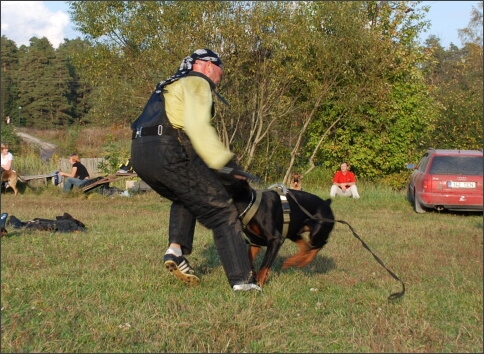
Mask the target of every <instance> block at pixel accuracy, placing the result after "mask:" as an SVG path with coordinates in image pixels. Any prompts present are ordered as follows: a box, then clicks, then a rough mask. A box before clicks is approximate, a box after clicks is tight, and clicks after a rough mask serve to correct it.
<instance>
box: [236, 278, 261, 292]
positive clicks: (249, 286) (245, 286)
mask: <svg viewBox="0 0 484 354" xmlns="http://www.w3.org/2000/svg"><path fill="white" fill-rule="evenodd" d="M232 289H233V290H234V291H250V290H258V291H262V288H261V287H260V286H259V285H257V282H256V281H255V279H254V278H252V277H251V278H250V279H249V281H248V282H246V283H240V284H235V285H234V286H232Z"/></svg>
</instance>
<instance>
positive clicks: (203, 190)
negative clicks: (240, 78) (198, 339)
mask: <svg viewBox="0 0 484 354" xmlns="http://www.w3.org/2000/svg"><path fill="white" fill-rule="evenodd" d="M222 75H223V64H222V61H221V59H220V56H219V55H218V54H217V53H215V52H214V51H212V50H210V49H198V50H196V51H195V52H193V53H192V54H191V55H190V56H189V57H186V58H185V59H183V61H182V63H181V65H180V68H179V70H178V71H177V72H176V73H175V75H173V76H172V77H170V78H168V79H167V80H165V81H162V82H160V83H159V84H158V85H157V87H156V90H155V91H154V92H153V94H152V96H151V98H150V99H149V101H148V103H147V104H146V106H145V108H144V110H143V112H142V114H141V115H140V116H139V117H138V119H137V120H136V121H135V122H133V124H132V125H131V128H132V129H133V140H132V144H131V159H132V165H133V168H134V170H135V171H136V173H137V174H138V176H139V177H141V179H142V180H143V181H145V182H146V183H147V184H148V185H149V186H150V187H151V188H152V189H153V190H155V191H156V192H157V193H158V194H160V195H161V196H163V197H165V198H168V199H169V200H171V201H172V205H171V210H170V222H169V235H168V239H169V245H168V249H167V251H166V253H165V255H164V264H165V267H166V268H167V269H168V270H169V271H170V272H171V273H172V274H173V275H174V276H175V277H176V278H177V279H180V280H182V281H184V282H185V283H187V284H198V283H199V281H200V280H199V278H198V277H197V276H196V275H195V273H194V270H193V268H192V267H191V266H190V264H189V262H188V260H187V259H186V258H185V256H187V255H189V254H190V253H191V252H192V246H193V236H194V230H195V223H196V220H198V221H199V222H200V223H201V224H202V225H204V226H205V227H207V228H209V229H211V230H212V231H213V236H214V241H215V246H216V248H217V252H218V255H219V257H220V260H221V263H222V266H223V268H224V271H225V274H226V276H227V279H228V282H229V284H230V285H231V287H232V289H233V290H235V291H239V290H243V291H246V290H261V288H260V287H259V286H258V285H257V283H256V280H255V278H254V274H252V271H251V266H250V262H249V258H248V251H247V245H246V242H245V236H244V234H243V231H242V225H241V222H240V220H239V218H238V211H237V208H236V206H235V204H234V203H233V201H232V200H231V198H230V196H229V195H228V193H227V191H226V190H225V188H224V184H223V183H224V179H225V180H230V179H232V178H244V177H243V175H237V173H236V172H237V171H241V170H240V168H239V167H238V166H237V164H236V163H235V161H234V154H233V153H232V152H231V151H230V150H229V149H228V148H227V147H226V146H225V145H224V144H223V143H222V141H221V140H220V138H219V137H218V135H217V132H216V130H215V128H214V127H213V126H212V125H211V119H212V117H213V115H214V103H213V95H216V96H217V97H218V98H219V99H221V100H222V102H224V103H226V102H225V100H224V99H223V98H222V97H221V96H220V95H219V94H218V93H217V92H216V91H215V88H216V86H217V85H218V84H219V83H220V80H221V78H222ZM241 172H243V171H241Z"/></svg>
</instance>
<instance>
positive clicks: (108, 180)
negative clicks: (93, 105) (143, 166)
mask: <svg viewBox="0 0 484 354" xmlns="http://www.w3.org/2000/svg"><path fill="white" fill-rule="evenodd" d="M123 175H127V176H118V175H110V176H106V177H104V178H101V179H100V180H98V181H96V182H94V183H91V184H90V185H88V186H85V187H82V188H81V189H82V191H83V192H84V193H86V192H89V191H90V190H92V189H94V188H96V187H99V186H100V185H102V184H108V185H109V183H111V182H117V181H121V180H123V179H126V178H131V177H133V176H132V174H130V175H128V174H127V173H124V174H123Z"/></svg>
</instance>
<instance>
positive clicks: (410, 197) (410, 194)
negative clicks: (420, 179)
mask: <svg viewBox="0 0 484 354" xmlns="http://www.w3.org/2000/svg"><path fill="white" fill-rule="evenodd" d="M407 199H408V201H409V202H410V203H413V193H412V189H411V188H410V185H409V186H408V188H407Z"/></svg>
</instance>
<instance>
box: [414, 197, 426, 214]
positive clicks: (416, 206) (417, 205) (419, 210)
mask: <svg viewBox="0 0 484 354" xmlns="http://www.w3.org/2000/svg"><path fill="white" fill-rule="evenodd" d="M413 210H415V212H416V213H419V214H422V213H425V208H424V207H423V206H422V204H420V203H419V202H418V200H417V196H416V195H415V194H414V195H413Z"/></svg>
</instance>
